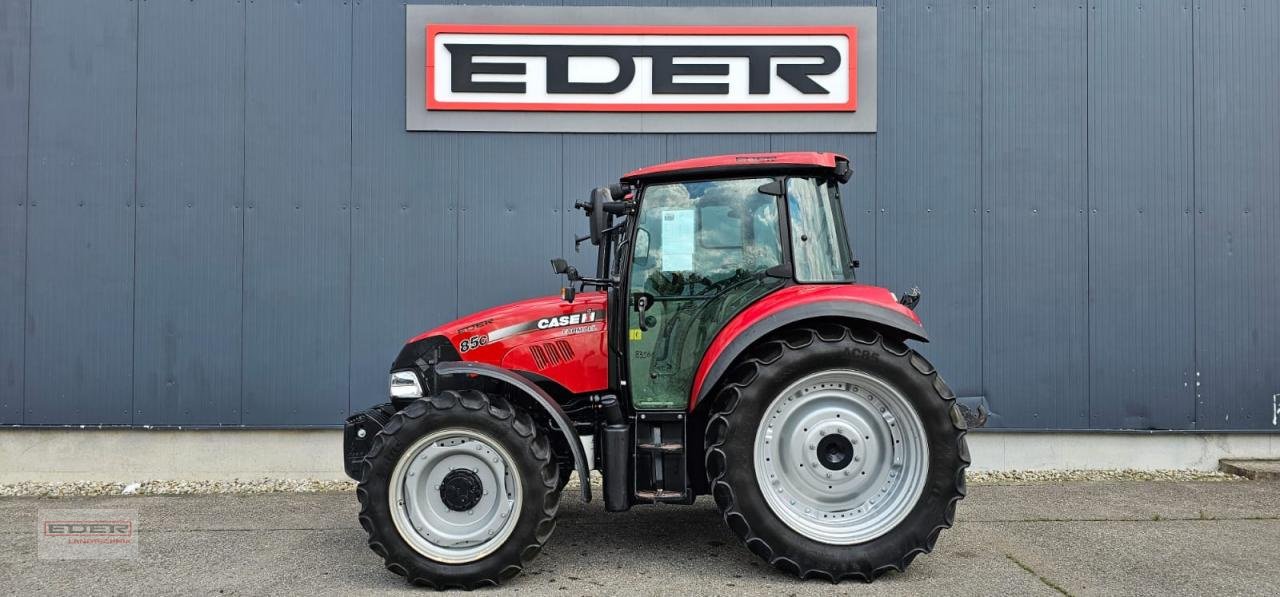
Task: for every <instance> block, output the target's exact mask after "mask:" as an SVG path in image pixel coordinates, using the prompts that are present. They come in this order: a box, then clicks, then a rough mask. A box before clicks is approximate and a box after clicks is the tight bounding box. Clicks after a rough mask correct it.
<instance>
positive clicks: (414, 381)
mask: <svg viewBox="0 0 1280 597" xmlns="http://www.w3.org/2000/svg"><path fill="white" fill-rule="evenodd" d="M390 386H391V387H390V390H391V397H392V398H421V397H422V384H420V383H418V375H417V374H416V373H414V372H412V371H393V372H392V373H391V382H390Z"/></svg>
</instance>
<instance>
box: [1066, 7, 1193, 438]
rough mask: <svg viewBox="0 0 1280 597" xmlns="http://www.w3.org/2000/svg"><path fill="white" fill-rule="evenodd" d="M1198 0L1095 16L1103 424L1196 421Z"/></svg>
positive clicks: (1092, 91)
mask: <svg viewBox="0 0 1280 597" xmlns="http://www.w3.org/2000/svg"><path fill="white" fill-rule="evenodd" d="M1190 1H1191V0H1182V1H1181V2H1178V1H1174V2H1149V1H1147V0H1126V1H1119V2H1100V3H1097V4H1096V5H1095V6H1093V7H1092V9H1091V10H1090V11H1089V85H1088V90H1089V176H1088V182H1089V301H1090V302H1089V405H1090V409H1089V424H1090V426H1091V427H1094V428H1103V429H1116V428H1123V429H1190V428H1192V427H1194V425H1195V399H1194V395H1193V394H1194V389H1193V388H1192V384H1193V383H1194V382H1195V379H1194V373H1195V338H1194V335H1193V333H1194V329H1195V326H1194V325H1192V321H1193V318H1194V311H1193V300H1194V296H1193V290H1194V285H1193V284H1191V280H1192V240H1193V239H1192V218H1193V216H1192V214H1191V199H1192V197H1191V191H1192V189H1191V175H1192V164H1191V10H1190ZM1135 98H1150V99H1151V101H1141V102H1139V101H1134V99H1135ZM1157 98H1158V99H1157Z"/></svg>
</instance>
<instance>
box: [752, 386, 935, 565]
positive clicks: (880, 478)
mask: <svg viewBox="0 0 1280 597" xmlns="http://www.w3.org/2000/svg"><path fill="white" fill-rule="evenodd" d="M924 438H925V434H924V427H923V424H922V423H921V422H920V418H919V416H918V415H917V414H916V413H915V410H914V408H912V406H911V404H910V403H909V402H908V401H907V399H906V398H905V397H904V396H903V395H902V394H901V393H899V392H898V391H897V390H896V389H894V388H893V387H891V386H889V385H888V384H886V383H885V382H883V381H882V380H880V379H879V378H877V377H874V376H872V375H870V374H867V373H864V372H861V371H852V370H849V371H845V370H838V371H824V372H821V373H817V374H814V375H811V376H808V377H806V378H804V379H802V380H800V381H798V382H796V383H795V384H793V385H792V386H791V387H789V388H788V389H787V390H785V391H784V392H782V393H781V394H780V395H779V396H778V397H777V398H776V399H774V401H773V403H772V404H771V405H770V407H769V410H768V411H766V415H765V417H764V419H763V420H762V421H761V422H760V427H759V429H758V430H757V433H756V444H755V445H756V447H755V454H754V461H755V470H756V479H757V481H758V483H759V485H760V490H761V492H762V493H763V494H764V497H765V501H766V502H768V504H769V507H770V508H771V509H772V510H773V511H774V513H775V514H777V515H778V517H779V518H780V519H782V521H783V522H784V523H785V524H787V526H789V527H791V528H792V529H793V530H795V531H796V532H799V533H800V534H802V535H804V536H806V537H808V538H810V539H813V540H816V541H820V542H823V543H830V544H839V545H849V544H854V543H863V542H866V541H870V540H872V539H874V538H876V537H879V536H880V535H883V534H884V533H886V532H888V531H889V530H890V529H892V528H893V527H894V526H896V525H897V524H898V522H900V521H901V520H902V518H904V517H905V516H906V515H907V514H908V513H909V512H910V510H911V508H912V507H914V505H915V503H916V501H917V500H918V499H919V497H920V494H921V493H922V491H923V488H924V478H925V473H926V472H927V467H928V445H927V444H926V443H925V439H924Z"/></svg>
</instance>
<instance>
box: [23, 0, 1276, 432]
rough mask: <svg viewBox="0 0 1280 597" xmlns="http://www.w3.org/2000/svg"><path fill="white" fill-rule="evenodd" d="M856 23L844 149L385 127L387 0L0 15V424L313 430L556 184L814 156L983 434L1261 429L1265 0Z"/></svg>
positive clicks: (548, 226) (72, 3)
mask: <svg viewBox="0 0 1280 597" xmlns="http://www.w3.org/2000/svg"><path fill="white" fill-rule="evenodd" d="M483 3H485V4H493V3H495V2H493V0H486V1H485V2H483ZM519 3H521V4H531V3H534V2H528V1H525V2H519ZM547 3H549V4H559V2H547ZM565 3H566V4H569V3H590V4H595V3H607V2H565ZM632 3H638V4H660V3H659V2H651V1H639V2H618V4H632ZM783 3H784V2H783V1H782V0H774V2H773V4H774V5H782V4H783ZM671 4H680V2H676V1H673V2H671ZM690 4H693V3H690ZM696 4H737V5H768V4H769V2H768V1H767V0H765V1H760V2H737V1H733V0H729V1H727V2H707V1H702V2H696ZM787 4H792V5H818V4H835V5H849V4H856V3H852V2H847V1H841V0H836V1H834V2H823V1H821V0H796V1H793V2H787ZM880 9H881V12H880V22H879V43H880V47H879V57H880V58H879V59H880V65H879V77H880V81H879V88H880V96H879V109H880V122H879V132H878V133H877V134H874V135H852V134H847V135H845V134H841V135H787V134H776V135H764V134H752V135H730V134H724V135H625V134H618V135H575V134H518V135H501V134H462V133H406V132H405V131H404V127H403V122H404V103H403V94H404V62H403V61H404V46H403V44H404V39H403V34H402V32H403V18H404V12H403V11H404V9H403V5H402V3H401V2H398V1H394V0H358V1H354V2H352V1H347V2H342V1H340V0H323V1H321V0H194V1H193V0H132V1H131V0H113V1H111V2H102V1H99V0H0V424H27V425H50V424H53V425H56V424H126V425H188V426H189V425H233V426H234V425H248V426H286V425H332V424H335V423H337V422H339V421H340V420H341V419H342V417H343V416H344V415H345V414H346V413H348V412H349V411H350V410H351V409H352V408H353V407H354V408H361V407H363V406H365V405H367V404H369V403H372V402H374V401H377V400H380V399H381V397H382V396H383V395H384V384H385V371H386V366H387V363H388V362H389V360H390V359H391V357H392V356H394V354H395V352H396V350H397V349H398V347H399V345H400V343H401V342H402V341H403V340H404V338H405V337H407V336H410V335H412V334H413V333H415V332H416V331H418V330H421V329H424V328H426V327H430V326H432V325H434V324H436V323H438V322H440V321H442V320H445V319H449V318H452V317H454V316H456V315H458V314H460V313H462V312H469V311H473V310H475V309H479V308H482V307H486V306H490V305H494V304H498V303H501V302H505V301H509V300H512V299H515V298H520V297H524V296H529V295H533V294H539V293H548V292H552V291H554V290H555V289H556V288H557V287H558V284H559V283H558V280H557V279H556V278H555V277H554V276H552V275H551V274H550V272H549V268H548V267H547V265H546V260H547V258H549V257H552V256H556V255H560V254H565V255H572V249H571V246H572V245H571V241H570V238H571V235H572V234H574V233H578V234H581V233H582V232H584V229H585V221H584V219H583V218H581V216H580V215H578V214H577V212H574V211H573V210H572V203H573V201H575V200H576V199H578V198H581V197H585V196H586V193H587V191H588V190H589V189H590V188H591V187H593V186H595V185H597V184H600V183H602V182H607V181H608V180H610V179H611V178H614V177H616V176H617V175H618V174H619V173H621V172H623V171H624V170H625V169H628V168H631V167H634V166H637V165H641V164H648V163H653V162H658V161H662V160H666V159H673V158H679V157H687V156H692V155H697V154H707V153H718V152H741V151H765V150H786V149H826V150H836V151H842V152H845V153H847V154H848V155H850V157H851V158H852V159H853V162H854V165H855V172H856V174H855V178H854V180H853V182H852V183H851V186H850V188H849V192H847V193H846V200H847V202H848V205H847V211H848V213H849V215H850V220H851V221H850V227H851V229H852V232H853V234H854V246H855V250H856V252H857V253H858V255H859V257H861V258H862V260H863V263H864V268H863V269H862V270H861V272H860V273H861V276H862V279H863V280H864V281H868V282H876V283H880V284H883V285H887V286H890V287H892V288H895V289H901V288H904V287H907V286H909V285H912V284H919V285H920V286H921V288H923V289H924V291H925V300H924V302H923V303H922V306H921V314H922V316H923V317H924V319H925V321H926V324H927V325H928V327H929V328H930V330H931V333H932V335H933V336H934V337H935V338H936V341H935V342H934V343H933V344H932V345H929V346H927V347H926V348H925V349H924V350H925V351H926V352H927V353H928V354H929V355H930V357H931V359H932V360H934V361H935V363H936V364H938V366H939V367H940V368H941V369H942V370H943V371H944V373H945V374H946V375H947V377H948V379H949V381H950V382H951V383H952V385H953V386H954V387H955V388H956V390H957V391H958V392H959V393H960V394H962V395H985V396H987V398H988V400H989V402H990V404H991V406H992V408H993V409H994V411H995V412H996V414H997V415H998V416H997V417H996V418H995V419H994V424H995V425H996V426H1000V427H1007V428H1030V429H1236V430H1246V429H1253V430H1262V429H1274V425H1273V423H1272V420H1273V419H1272V416H1273V412H1274V411H1273V408H1274V406H1273V398H1272V397H1273V395H1274V394H1277V393H1280V368H1277V363H1280V314H1278V313H1277V310H1276V304H1277V302H1280V271H1278V270H1280V234H1277V232H1276V231H1277V229H1278V226H1277V225H1278V224H1280V111H1278V110H1277V109H1276V106H1277V105H1280V69H1277V68H1276V65H1277V64H1280V3H1276V2H1271V1H1259V0H1253V1H1246V0H1226V1H1214V2H1209V1H1207V0H1205V1H1203V2H1200V3H1193V2H1192V1H1191V0H1128V1H1111V0H1108V1H1106V2H1102V1H1098V2H1081V1H1079V0H1072V1H1063V0H1037V1H1036V2H1034V3H1033V2H1026V1H1017V0H991V1H986V0H984V1H982V2H975V1H973V0H958V1H957V0H933V1H925V0H912V1H894V2H888V1H885V2H882V3H881V6H880ZM763 117H765V116H762V118H763Z"/></svg>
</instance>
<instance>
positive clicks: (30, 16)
mask: <svg viewBox="0 0 1280 597" xmlns="http://www.w3.org/2000/svg"><path fill="white" fill-rule="evenodd" d="M35 12H36V7H35V2H27V155H26V156H25V157H26V173H25V175H26V181H25V182H26V185H25V186H26V193H27V196H26V199H25V200H24V205H23V208H24V209H23V210H22V214H23V222H22V327H21V328H20V330H21V331H22V396H21V397H20V399H19V400H20V402H19V406H18V408H19V410H18V422H19V423H22V424H26V422H27V377H28V376H27V365H28V363H27V356H28V351H27V340H28V338H27V318H28V317H30V309H31V63H32V62H34V61H35V53H36V51H35V50H36V43H35V39H36V38H35Z"/></svg>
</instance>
